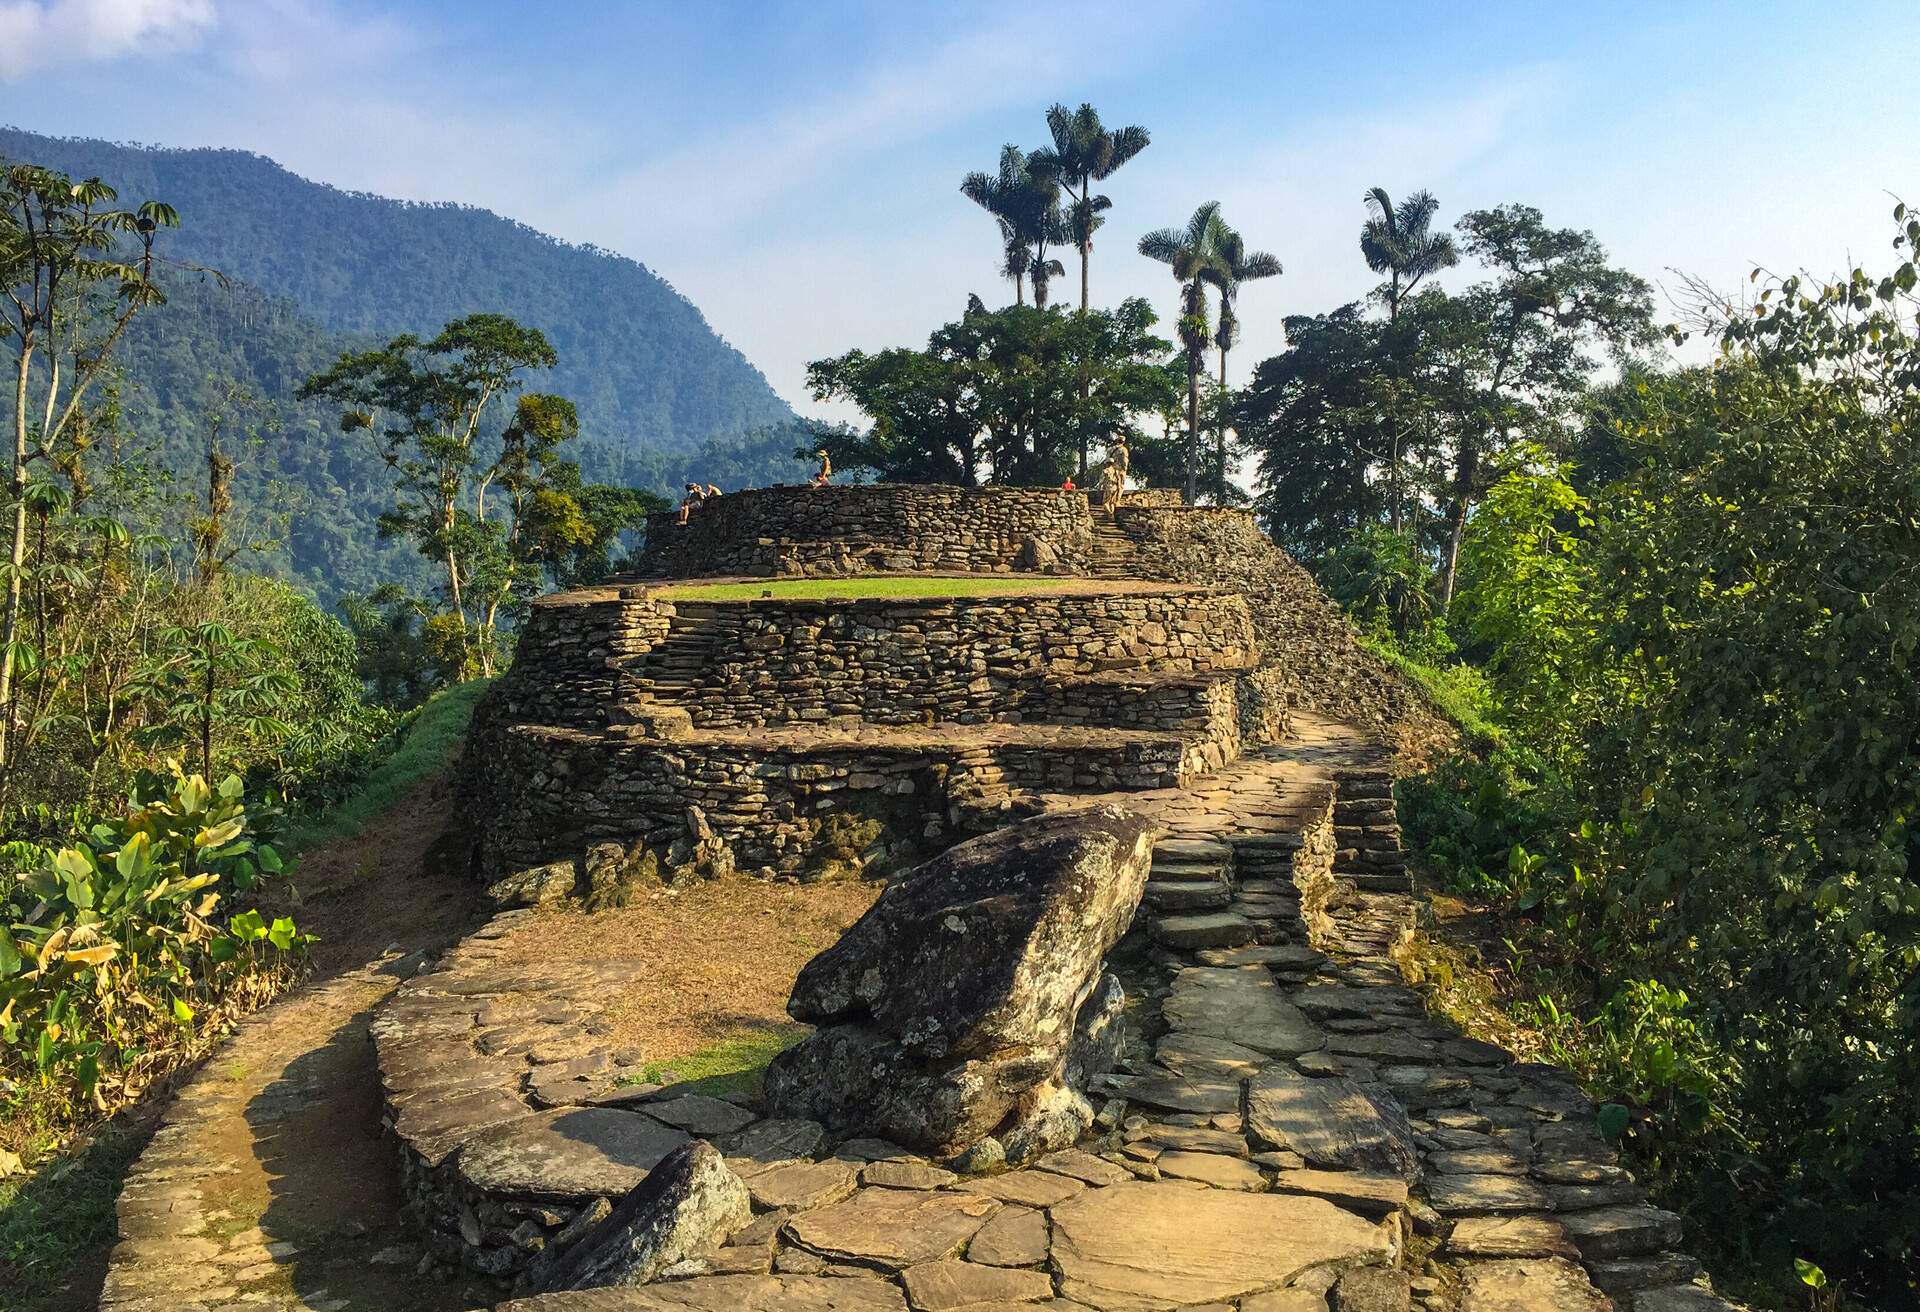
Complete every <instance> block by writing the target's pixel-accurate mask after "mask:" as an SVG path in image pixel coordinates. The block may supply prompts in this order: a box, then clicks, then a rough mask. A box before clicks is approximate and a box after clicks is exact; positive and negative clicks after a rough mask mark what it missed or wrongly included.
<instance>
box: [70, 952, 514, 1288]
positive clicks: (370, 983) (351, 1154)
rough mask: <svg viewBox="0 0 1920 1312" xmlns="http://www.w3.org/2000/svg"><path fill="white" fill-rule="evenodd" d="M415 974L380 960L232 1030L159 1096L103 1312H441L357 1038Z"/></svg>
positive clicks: (127, 1201)
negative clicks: (404, 1208) (175, 1088)
mask: <svg viewBox="0 0 1920 1312" xmlns="http://www.w3.org/2000/svg"><path fill="white" fill-rule="evenodd" d="M420 964H421V958H420V957H418V956H394V957H391V958H388V959H386V960H384V961H382V962H378V963H375V964H373V965H370V966H368V967H366V968H364V969H361V970H357V971H353V972H351V973H348V974H345V975H342V976H339V977H337V978H335V979H333V980H331V981H329V982H327V983H325V984H321V985H318V986H316V987H312V988H308V989H304V990H302V991H301V992H299V993H298V994H296V995H294V996H292V997H290V998H288V999H286V1000H284V1001H282V1002H279V1003H277V1004H275V1005H274V1006H271V1007H269V1008H267V1009H266V1010H264V1011H261V1012H258V1013H256V1014H255V1015H253V1016H252V1017H250V1018H249V1019H247V1020H246V1021H243V1022H242V1023H241V1024H240V1026H239V1027H238V1028H237V1029H236V1030H235V1032H234V1034H233V1036H232V1037H231V1038H230V1039H229V1040H228V1041H227V1043H226V1044H225V1045H223V1046H222V1047H221V1049H220V1050H219V1052H218V1053H216V1054H215V1055H214V1057H213V1058H212V1059H211V1060H210V1061H209V1062H208V1064H207V1065H206V1067H204V1068H203V1069H202V1070H201V1072H200V1073H199V1074H198V1075H197V1076H195V1077H194V1079H193V1080H192V1081H191V1082H190V1083H188V1084H187V1085H186V1086H185V1087H184V1088H183V1089H182V1090H181V1091H180V1092H179V1094H177V1095H176V1096H175V1098H174V1101H173V1103H172V1105H171V1106H170V1107H169V1108H168V1109H167V1112H166V1114H165V1117H164V1120H163V1123H162V1126H161V1128H160V1129H159V1130H158V1131H156V1132H155V1134H154V1136H153V1140H152V1142H151V1143H150V1144H149V1146H148V1147H147V1149H146V1151H145V1152H144V1153H142V1154H141V1156H140V1159H139V1161H138V1162H137V1163H136V1164H135V1166H134V1168H133V1170H132V1171H131V1172H130V1173H129V1174H128V1177H127V1180H126V1183H125V1185H124V1186H123V1188H122V1190H121V1194H120V1200H119V1204H118V1220H119V1230H120V1243H119V1245H118V1246H117V1247H116V1248H115V1249H114V1250H113V1254H112V1258H111V1261H110V1264H109V1267H108V1271H107V1277H106V1281H105V1284H104V1287H103V1288H102V1290H101V1295H100V1306H101V1307H102V1308H108V1309H113V1312H201V1310H202V1309H205V1310H206V1312H214V1310H215V1309H227V1308H231V1309H240V1308H245V1309H249V1312H260V1310H262V1309H296V1308H302V1309H311V1310H312V1312H346V1310H347V1309H358V1310H362V1312H389V1310H391V1309H402V1308H405V1309H417V1310H418V1312H443V1310H445V1312H452V1309H457V1308H464V1307H471V1306H474V1305H475V1302H476V1300H477V1299H479V1298H484V1294H483V1293H482V1291H480V1289H479V1288H478V1287H472V1288H462V1287H461V1286H459V1285H456V1284H445V1283H442V1282H439V1281H431V1280H423V1279H421V1278H420V1276H419V1274H418V1273H417V1268H418V1266H419V1265H420V1260H421V1253H420V1250H419V1248H418V1247H417V1245H416V1244H415V1243H414V1241H413V1240H412V1239H411V1238H410V1237H409V1236H408V1235H407V1234H406V1233H405V1232H404V1231H403V1230H402V1229H401V1228H400V1226H399V1224H398V1214H399V1202H400V1199H399V1190H398V1187H397V1181H396V1179H395V1175H394V1170H393V1157H392V1149H391V1147H390V1146H389V1145H388V1144H387V1143H386V1142H385V1141H384V1139H383V1138H382V1136H380V1135H379V1134H378V1133H377V1132H375V1127H376V1126H377V1124H378V1119H379V1115H380V1102H379V1087H378V1085H377V1083H376V1081H375V1079H374V1071H373V1048H372V1045H371V1044H370V1043H369V1042H368V1040H367V1027H368V1025H369V1023H370V1022H371V1020H372V1017H373V1014H374V1010H375V1008H376V1007H377V1006H378V1005H379V1004H380V1003H381V1002H383V1001H384V1000H385V999H386V998H387V997H388V996H389V995H390V994H391V993H392V992H393V990H394V988H395V987H396V986H397V985H398V984H399V982H400V980H401V979H402V978H403V977H404V976H405V975H407V974H410V973H411V972H412V971H413V970H415V969H417V968H418V967H419V966H420Z"/></svg>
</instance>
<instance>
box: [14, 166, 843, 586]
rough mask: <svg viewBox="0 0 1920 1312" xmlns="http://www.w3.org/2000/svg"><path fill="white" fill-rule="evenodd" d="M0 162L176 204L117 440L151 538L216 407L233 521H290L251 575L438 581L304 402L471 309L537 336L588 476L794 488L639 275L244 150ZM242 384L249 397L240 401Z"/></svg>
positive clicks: (747, 390)
mask: <svg viewBox="0 0 1920 1312" xmlns="http://www.w3.org/2000/svg"><path fill="white" fill-rule="evenodd" d="M0 158H8V159H14V160H22V161H27V162H31V163H36V164H42V165H45V166H48V167H51V168H54V169H58V170H60V171H61V172H64V173H67V174H69V175H71V176H73V177H75V178H83V177H93V176H98V177H100V178H102V179H104V180H105V181H107V182H109V183H111V184H112V185H113V186H114V187H116V188H117V189H118V190H119V192H120V195H121V198H122V202H123V203H135V204H137V203H138V202H140V201H142V200H146V199H148V198H158V199H162V200H165V201H166V202H167V203H169V204H171V205H173V206H174V208H175V209H177V210H178V211H179V213H180V217H181V225H180V227H179V228H178V229H175V230H170V231H169V232H167V234H166V236H165V240H164V245H163V249H164V251H165V254H166V255H167V257H168V258H169V260H170V261H171V262H172V264H171V265H170V267H169V268H168V269H167V270H165V271H163V272H162V274H161V278H162V281H163V282H164V284H165V287H166V290H167V303H166V304H165V305H163V306H159V307H156V308H154V309H151V310H148V311H146V312H144V313H142V314H141V315H139V316H138V317H137V318H136V319H135V320H134V324H133V327H132V328H131V330H130V331H129V333H128V336H127V339H126V341H125V342H124V343H123V344H122V347H121V349H120V351H119V352H118V362H119V374H120V382H119V411H120V419H121V423H120V428H121V430H122V435H123V437H124V439H125V440H126V441H128V442H129V444H130V445H131V446H132V447H133V448H134V449H136V450H137V449H141V448H144V449H147V450H149V451H152V452H154V453H156V454H157V456H158V459H157V462H156V463H157V464H158V466H159V467H160V469H161V470H162V471H163V472H164V474H165V475H166V476H167V477H169V478H170V479H171V480H172V481H171V486H170V487H166V488H163V489H162V490H161V496H160V499H161V501H162V502H164V503H166V504H165V506H164V507H163V510H162V513H161V516H160V527H161V529H162V530H163V531H166V532H169V533H170V534H174V535H177V533H178V530H179V529H180V528H181V526H183V525H184V524H185V522H186V520H187V518H188V516H189V515H190V514H191V513H192V511H191V505H190V499H191V497H192V496H193V495H194V494H195V493H196V492H197V491H198V490H199V489H200V487H201V484H202V480H203V478H204V473H203V471H204V468H205V458H206V443H207V436H208V430H209V427H210V425H211V423H212V420H213V417H214V416H215V415H219V414H224V415H225V416H226V419H225V431H224V436H223V446H224V447H225V448H226V449H227V452H228V454H229V455H231V456H232V457H234V458H235V459H236V461H237V463H238V469H237V471H236V484H235V487H234V492H235V494H236V500H237V503H238V505H240V506H241V507H243V508H247V509H248V510H249V511H250V512H252V513H253V514H255V516H256V518H258V519H259V520H260V523H261V526H262V528H263V529H264V528H267V527H269V523H268V521H269V520H271V519H276V518H277V519H278V520H280V521H281V525H280V527H279V528H278V529H277V530H275V531H271V532H266V533H264V534H263V537H264V538H265V539H266V544H265V545H264V546H263V548H262V549H261V550H259V551H258V552H256V553H253V554H252V556H251V558H250V562H249V563H250V566H251V567H253V568H259V569H264V570H267V571H269V572H272V573H276V574H281V575H283V576H285V577H288V578H291V579H293V580H295V581H296V582H299V583H301V584H303V585H305V586H307V587H309V588H311V589H312V590H313V591H314V592H315V593H316V594H317V595H318V596H319V597H320V598H321V599H322V600H323V601H327V602H330V601H331V600H332V599H333V598H334V597H336V596H338V595H340V594H341V593H345V592H361V591H365V590H367V589H369V588H371V587H373V586H374V585H376V584H378V583H381V582H385V581H401V582H407V583H415V582H419V581H421V580H422V579H423V578H424V574H423V573H422V567H421V565H420V562H419V559H418V556H417V554H416V553H415V552H414V551H413V549H412V548H411V547H407V546H404V545H401V544H394V543H382V542H379V541H378V540H377V538H376V533H375V523H376V520H377V518H378V516H379V514H380V512H381V511H382V510H384V509H386V507H387V506H388V505H389V504H390V502H391V489H392V478H391V475H390V474H389V472H388V471H387V469H386V468H385V466H384V465H383V464H382V462H381V460H380V457H379V456H378V454H377V453H376V451H375V450H374V446H373V443H372V441H371V440H370V439H369V438H368V437H367V436H366V435H365V434H344V433H341V432H340V431H339V429H338V423H337V420H338V414H337V411H336V410H334V409H332V408H329V407H326V406H322V405H318V404H311V403H303V402H300V401H298V400H297V399H295V395H294V394H295V392H296V391H297V390H298V388H299V386H300V384H301V383H302V382H303V381H304V380H305V379H306V378H307V377H308V375H310V374H311V373H313V372H315V371H317V370H319V369H321V368H324V367H325V366H326V365H328V364H330V363H331V362H332V361H333V360H334V359H335V358H337V357H338V356H339V354H340V352H342V351H343V350H347V349H350V348H360V347H365V346H369V345H372V344H374V343H377V342H379V341H383V340H385V339H386V338H388V337H391V336H394V335H396V334H399V333H403V332H414V333H419V334H422V335H431V334H432V333H434V332H435V331H437V330H438V329H439V327H440V326H441V325H442V324H444V323H445V322H447V321H448V320H450V319H453V318H457V317H459V316H461V315H464V314H469V313H474V312H481V311H491V312H498V313H503V314H507V315H510V316H512V317H514V318H516V319H518V320H520V321H521V322H522V323H525V324H527V325H529V326H531V327H537V328H539V329H540V330H541V331H542V332H543V333H545V334H546V335H547V337H548V339H549V340H550V341H551V342H552V343H553V345H554V348H555V349H556V350H557V351H558V353H559V356H560V364H559V367H558V368H556V369H555V370H553V371H552V372H551V373H550V374H543V375H540V376H538V377H533V378H530V379H529V386H530V387H531V388H532V389H533V390H539V391H553V392H558V393H559V394H561V395H563V396H566V397H567V398H569V399H570V400H572V401H573V402H574V403H575V405H576V406H577V407H578V409H579V413H580V428H581V439H580V441H579V442H578V443H576V444H575V445H574V447H573V449H572V450H571V451H570V452H569V454H570V455H571V457H572V458H573V459H575V460H576V461H577V462H578V463H579V464H580V466H581V469H582V472H583V474H584V475H585V476H586V477H587V478H588V479H589V480H592V481H598V482H607V483H618V484H623V485H627V486H634V487H645V488H651V489H654V490H658V491H672V490H674V489H677V488H678V487H679V486H680V485H681V483H682V482H684V481H685V480H687V479H692V478H696V477H697V478H699V479H701V480H703V481H713V482H718V483H721V484H722V485H724V486H729V487H734V486H743V485H747V484H755V483H766V482H773V481H779V480H782V479H795V478H798V477H799V476H800V475H801V474H802V473H803V472H804V471H803V469H802V467H801V466H800V465H797V464H795V462H794V461H793V458H792V452H793V450H794V448H795V447H796V446H797V445H799V444H800V443H801V442H802V441H804V440H805V438H804V435H802V434H799V433H797V432H796V431H795V429H796V427H797V425H798V421H797V420H796V418H795V416H794V415H793V412H792V411H791V410H790V409H789V408H788V407H787V405H786V404H785V403H784V402H783V401H781V400H780V398H779V397H778V396H777V395H776V394H775V393H774V392H773V390H772V388H770V387H769V386H768V385H767V382H766V380H765V379H764V378H763V377H761V375H760V373H759V372H758V371H757V370H755V369H754V368H753V366H752V365H750V364H749V363H748V362H747V361H746V359H745V358H744V357H742V356H741V355H740V353H739V352H738V351H736V350H734V349H733V348H732V347H730V346H728V345H727V344H726V342H724V341H723V340H721V339H720V338H719V337H718V336H717V335H716V334H715V333H714V332H713V330H712V329H711V328H710V327H709V326H708V325H707V323H706V321H705V320H704V319H703V318H702V317H701V315H700V312H699V310H698V309H696V308H695V307H694V306H693V305H692V304H691V303H689V302H688V301H687V300H686V298H684V297H683V296H681V295H680V294H679V293H677V292H675V291H674V290H673V289H672V288H671V287H669V286H668V285H667V284H666V283H665V282H663V281H662V280H661V279H659V278H658V277H656V276H655V275H654V274H652V273H650V272H649V271H648V270H647V269H646V268H645V267H643V266H642V265H640V264H637V263H635V262H634V261H632V260H628V259H625V258H623V257H620V256H617V255H613V254H610V253H608V252H605V251H600V250H595V249H591V248H588V247H579V246H570V245H567V244H565V243H562V242H558V241H555V240H554V239H552V238H550V237H547V236H545V235H543V234H541V233H539V232H536V231H534V230H533V229H531V228H528V227H526V226H524V225H522V224H518V223H514V222H511V221H510V220H507V219H502V218H500V217H498V216H496V215H493V214H490V213H487V212H486V211H484V210H477V209H471V208H466V207H462V206H455V205H415V204H408V203H404V202H400V201H394V200H388V199H385V198H382V197H378V196H368V195H360V194H354V193H348V192H343V191H338V190H335V189H334V188H331V187H326V186H322V185H320V184H317V183H312V182H308V181H306V180H304V179H302V178H298V177H296V176H294V175H293V174H291V173H289V172H287V171H286V170H285V169H282V168H280V167H279V166H278V165H276V164H274V163H273V162H272V161H271V160H267V159H264V158H262V157H260V156H257V155H249V154H246V153H244V152H241V151H233V150H159V149H143V148H137V147H128V146H118V145H113V144H110V143H107V142H100V141H87V140H63V139H58V138H52V137H44V136H39V135H36V134H34V133H28V132H21V131H17V130H14V129H9V128H0ZM186 266H200V267H202V268H205V269H209V270H217V271H218V274H219V275H220V276H218V277H216V276H213V275H212V274H208V273H196V272H192V271H191V268H190V267H186ZM236 387H237V388H239V389H241V390H242V391H243V392H244V393H247V394H250V396H251V398H252V401H251V402H248V403H244V404H235V403H234V402H233V400H232V399H231V398H232V395H233V392H234V389H235V388H236ZM0 408H10V407H8V406H6V405H4V403H0ZM249 432H251V433H252V434H253V435H254V440H251V441H249V440H248V434H249ZM269 507H271V508H272V510H271V512H269V510H268V508H269Z"/></svg>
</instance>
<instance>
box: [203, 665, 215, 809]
mask: <svg viewBox="0 0 1920 1312" xmlns="http://www.w3.org/2000/svg"><path fill="white" fill-rule="evenodd" d="M206 659H207V681H206V685H205V687H204V689H203V694H204V695H203V698H202V700H201V702H200V777H201V778H202V779H205V780H206V781H207V782H208V783H212V782H213V647H212V644H208V646H207V650H206Z"/></svg>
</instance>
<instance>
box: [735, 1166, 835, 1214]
mask: <svg viewBox="0 0 1920 1312" xmlns="http://www.w3.org/2000/svg"><path fill="white" fill-rule="evenodd" d="M859 1173H860V1167H859V1164H858V1163H856V1162H842V1161H835V1160H833V1159H831V1158H829V1159H828V1160H827V1161H824V1162H783V1163H782V1164H780V1165H778V1166H773V1167H769V1168H768V1169H767V1170H764V1171H759V1172H756V1173H755V1174H753V1175H751V1176H749V1177H747V1192H748V1193H750V1194H752V1195H753V1203H754V1206H756V1207H759V1208H761V1209H763V1210H767V1211H771V1210H773V1209H774V1208H779V1207H790V1208H792V1209H793V1210H794V1211H796V1212H810V1211H812V1210H813V1209H814V1208H816V1207H825V1206H827V1205H828V1204H829V1203H837V1202H839V1201H840V1200H841V1199H842V1198H845V1197H846V1196H847V1195H848V1194H851V1193H852V1192H853V1190H854V1182H855V1180H856V1179H857V1177H858V1176H859Z"/></svg>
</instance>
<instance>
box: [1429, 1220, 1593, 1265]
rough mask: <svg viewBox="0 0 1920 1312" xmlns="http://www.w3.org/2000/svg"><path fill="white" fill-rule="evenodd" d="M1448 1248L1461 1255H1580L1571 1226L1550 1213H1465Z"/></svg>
mask: <svg viewBox="0 0 1920 1312" xmlns="http://www.w3.org/2000/svg"><path fill="white" fill-rule="evenodd" d="M1446 1251H1447V1252H1448V1253H1451V1254H1456V1255H1458V1256H1460V1257H1566V1258H1573V1259H1575V1260H1578V1258H1579V1256H1580V1250H1579V1249H1578V1248H1575V1247H1574V1244H1573V1240H1572V1239H1570V1238H1569V1237H1568V1236H1567V1228H1566V1227H1565V1226H1564V1225H1561V1224H1560V1222H1558V1221H1556V1220H1555V1219H1554V1218H1552V1217H1550V1216H1463V1217H1461V1218H1460V1220H1459V1221H1457V1222H1455V1224H1454V1227H1453V1233H1452V1234H1450V1235H1448V1236H1447V1246H1446Z"/></svg>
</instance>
